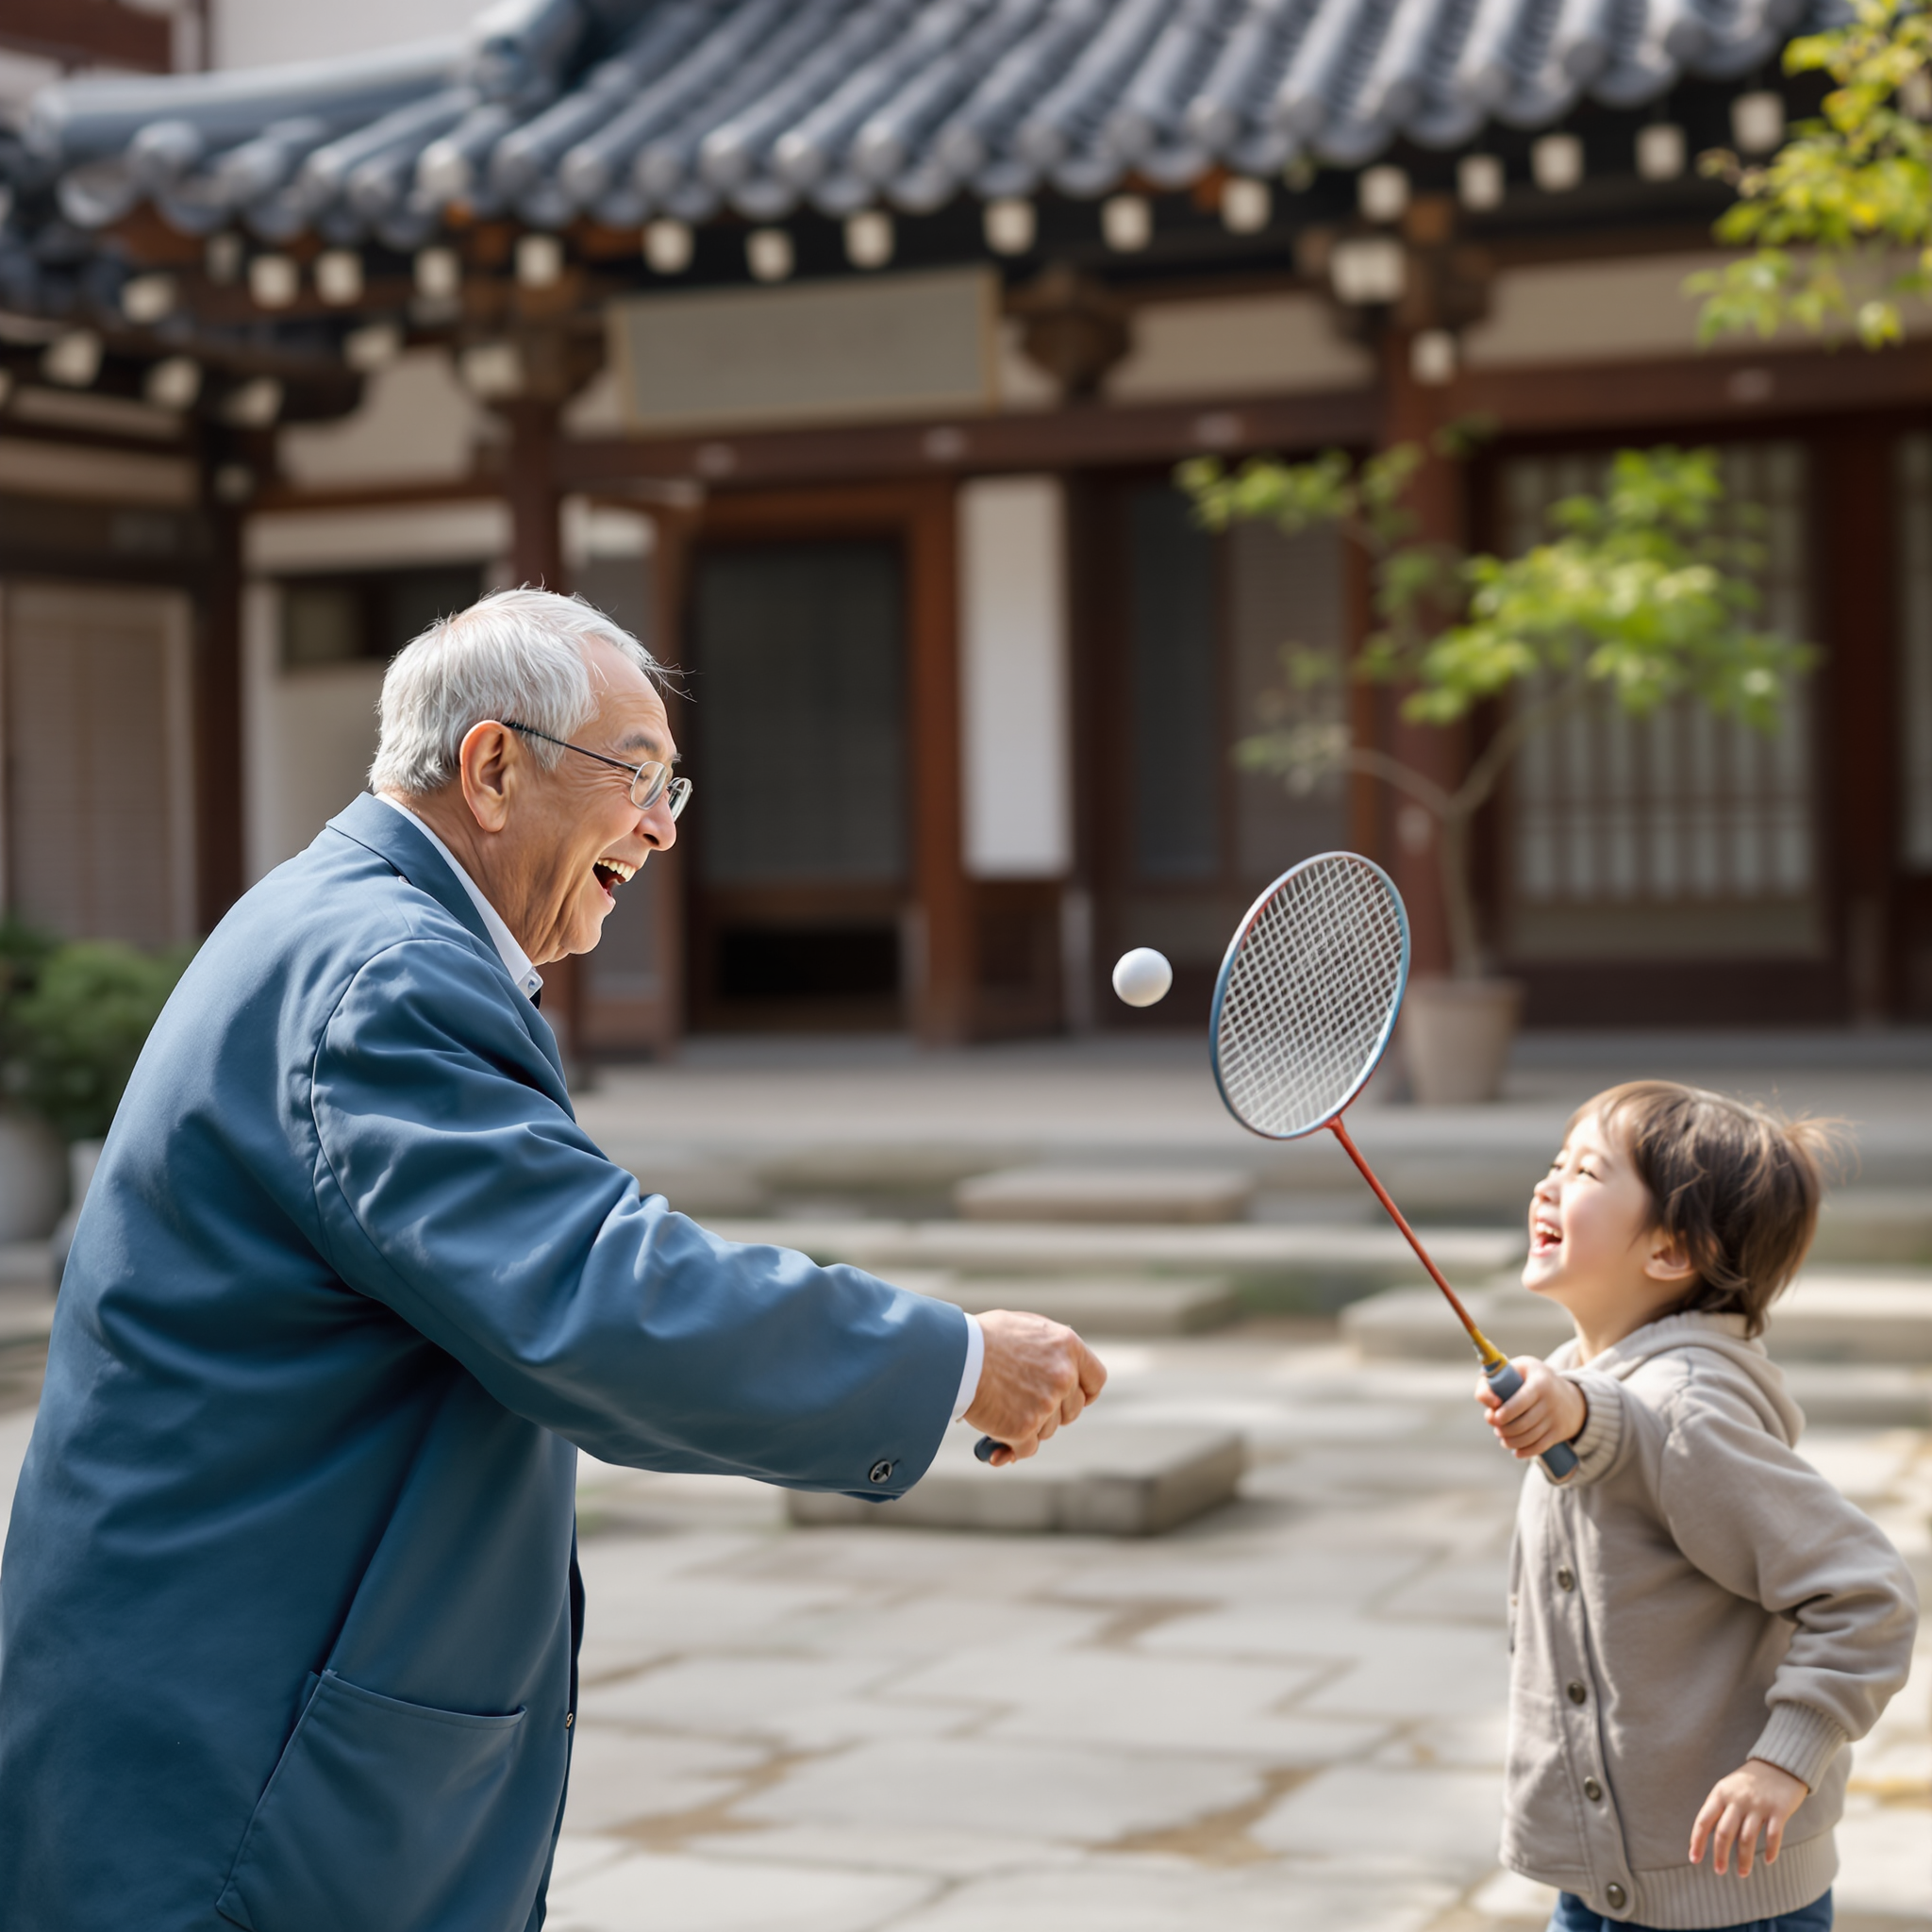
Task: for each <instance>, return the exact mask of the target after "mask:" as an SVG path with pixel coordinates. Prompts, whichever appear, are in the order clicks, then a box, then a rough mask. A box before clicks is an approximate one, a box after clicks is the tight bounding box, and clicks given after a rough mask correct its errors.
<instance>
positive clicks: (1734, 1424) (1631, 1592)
mask: <svg viewBox="0 0 1932 1932" xmlns="http://www.w3.org/2000/svg"><path fill="white" fill-rule="evenodd" d="M1822 1139H1823V1136H1822V1134H1821V1132H1820V1130H1819V1129H1818V1128H1816V1127H1815V1126H1812V1125H1809V1124H1806V1123H1803V1122H1795V1123H1790V1122H1782V1121H1778V1120H1776V1119H1774V1118H1773V1117H1772V1116H1770V1115H1768V1114H1765V1113H1761V1112H1758V1111H1757V1110H1756V1109H1755V1108H1749V1107H1745V1106H1742V1105H1740V1104H1739V1103H1738V1102H1735V1101H1731V1100H1725V1099H1723V1098H1721V1097H1720V1096H1719V1095H1717V1094H1714V1093H1704V1092H1700V1091H1697V1090H1696V1089H1694V1088H1690V1087H1679V1086H1675V1085H1674V1084H1672V1083H1669V1082H1666V1081H1661V1080H1642V1081H1637V1082H1635V1083H1633V1084H1631V1085H1629V1086H1624V1087H1614V1088H1612V1089H1611V1090H1610V1091H1608V1092H1607V1093H1600V1094H1599V1095H1598V1096H1597V1097H1596V1098H1595V1099H1594V1100H1592V1101H1591V1102H1590V1103H1589V1104H1588V1105H1587V1106H1585V1107H1584V1108H1582V1109H1581V1110H1580V1111H1579V1112H1578V1113H1577V1114H1576V1115H1575V1116H1574V1118H1573V1119H1572V1121H1571V1123H1570V1127H1569V1132H1568V1135H1567V1137H1566V1139H1565V1140H1564V1142H1563V1150H1562V1152H1561V1153H1560V1154H1559V1155H1558V1156H1557V1159H1556V1163H1555V1165H1554V1166H1552V1168H1551V1169H1550V1171H1549V1173H1548V1174H1546V1175H1544V1177H1543V1178H1542V1180H1541V1182H1539V1183H1538V1185H1537V1189H1536V1192H1535V1194H1534V1196H1533V1197H1532V1199H1531V1203H1530V1210H1529V1236H1530V1249H1529V1260H1528V1263H1527V1265H1526V1266H1525V1267H1524V1273H1523V1280H1524V1287H1526V1288H1528V1289H1530V1290H1532V1291H1535V1292H1536V1293H1538V1294H1546V1295H1548V1296H1549V1298H1550V1299H1551V1300H1552V1301H1554V1302H1556V1303H1557V1304H1558V1305H1559V1306H1560V1307H1562V1308H1564V1309H1565V1310H1566V1311H1567V1312H1568V1314H1569V1315H1570V1317H1571V1319H1572V1321H1574V1323H1575V1324H1576V1339H1575V1340H1574V1341H1571V1342H1566V1343H1565V1344H1564V1346H1563V1347H1562V1348H1560V1349H1558V1350H1557V1353H1556V1354H1555V1355H1554V1356H1553V1357H1551V1358H1550V1360H1549V1362H1548V1363H1547V1364H1545V1363H1543V1362H1540V1361H1534V1360H1527V1359H1525V1360H1522V1361H1519V1362H1518V1363H1517V1364H1516V1366H1517V1368H1518V1369H1520V1370H1521V1371H1522V1373H1523V1376H1524V1387H1523V1389H1522V1390H1521V1391H1519V1392H1518V1393H1517V1394H1516V1395H1514V1396H1513V1397H1512V1398H1511V1399H1510V1400H1509V1401H1508V1402H1507V1403H1503V1404H1498V1402H1497V1400H1496V1397H1495V1395H1494V1394H1493V1393H1492V1392H1491V1391H1490V1390H1489V1388H1488V1387H1487V1386H1484V1387H1482V1388H1481V1389H1479V1391H1478V1392H1477V1400H1478V1401H1480V1402H1481V1403H1483V1404H1484V1406H1485V1407H1487V1408H1488V1409H1489V1411H1490V1415H1489V1421H1490V1424H1491V1427H1492V1428H1493V1429H1494V1430H1495V1432H1496V1434H1497V1436H1498V1438H1499V1439H1500V1440H1501V1441H1502V1442H1503V1443H1504V1444H1505V1446H1506V1447H1507V1448H1509V1449H1511V1450H1513V1451H1514V1452H1515V1454H1516V1455H1517V1456H1518V1457H1532V1456H1536V1455H1539V1454H1540V1453H1541V1451H1543V1450H1545V1449H1547V1448H1549V1447H1551V1445H1552V1444H1554V1443H1557V1442H1568V1443H1569V1444H1570V1445H1571V1446H1572V1448H1574V1450H1575V1452H1576V1455H1577V1457H1578V1465H1577V1468H1576V1470H1575V1471H1574V1474H1571V1475H1570V1476H1569V1477H1568V1478H1567V1479H1566V1480H1565V1481H1564V1482H1562V1483H1560V1484H1558V1483H1555V1482H1552V1481H1550V1480H1548V1479H1547V1477H1546V1475H1545V1474H1544V1473H1543V1472H1542V1471H1541V1468H1540V1467H1539V1469H1538V1470H1536V1471H1534V1472H1532V1473H1531V1474H1529V1476H1528V1479H1527V1480H1526V1481H1525V1483H1524V1491H1523V1500H1522V1504H1521V1506H1520V1507H1519V1510H1518V1514H1517V1525H1516V1541H1515V1547H1514V1550H1513V1552H1512V1555H1511V1562H1510V1571H1511V1574H1510V1584H1509V1624H1510V1652H1511V1662H1510V1697H1509V1746H1508V1769H1507V1788H1506V1796H1505V1824H1504V1831H1503V1858H1504V1862H1505V1863H1506V1864H1507V1865H1508V1866H1510V1867H1511V1868H1512V1869H1513V1870H1515V1871H1517V1872H1520V1873H1522V1874H1524V1875H1525V1876H1526V1877H1530V1878H1534V1879H1538V1880H1541V1882H1542V1883H1543V1884H1546V1885H1554V1886H1556V1887H1557V1889H1558V1890H1560V1892H1561V1894H1562V1896H1561V1898H1560V1899H1559V1901H1558V1903H1557V1911H1556V1915H1555V1916H1554V1917H1553V1918H1552V1919H1551V1921H1550V1928H1551V1932H1609V1928H1621V1932H1638V1928H1641V1927H1692V1926H1695V1927H1731V1926H1738V1927H1742V1926H1750V1927H1751V1928H1753V1932H1827V1928H1828V1927H1829V1926H1830V1924H1831V1890H1830V1888H1831V1882H1832V1879H1833V1877H1834V1876H1835V1875H1836V1873H1837V1870H1838V1856H1837V1852H1836V1849H1835V1848H1834V1845H1833V1842H1832V1827H1833V1826H1834V1825H1835V1824H1836V1823H1837V1821H1838V1817H1839V1813H1840V1808H1841V1807H1842V1804H1843V1799H1844V1790H1845V1778H1846V1775H1847V1773H1848V1770H1849V1761H1848V1760H1849V1757H1850V1754H1849V1753H1848V1752H1847V1751H1846V1749H1845V1746H1846V1744H1847V1743H1848V1742H1849V1741H1850V1740H1853V1739H1855V1738H1860V1737H1863V1736H1864V1734H1865V1733H1866V1732H1867V1731H1869V1730H1870V1729H1871V1728H1872V1725H1873V1724H1874V1723H1875V1722H1876V1720H1877V1717H1878V1714H1879V1712H1880V1711H1881V1710H1883V1709H1884V1708H1885V1706H1886V1703H1887V1701H1888V1700H1889V1699H1890V1697H1891V1696H1892V1694H1893V1693H1894V1692H1895V1691H1897V1690H1898V1689H1899V1687H1900V1686H1901V1685H1902V1684H1903V1683H1904V1682H1905V1679H1906V1671H1907V1662H1908V1659H1909V1657H1910V1654H1911V1647H1912V1636H1913V1630H1914V1626H1915V1624H1916V1621H1917V1603H1916V1598H1915V1595H1914V1592H1913V1589H1912V1582H1911V1577H1910V1574H1909V1573H1908V1572H1907V1569H1906V1566H1905V1564H1904V1562H1903V1561H1902V1559H1901V1558H1900V1557H1899V1555H1898V1552H1897V1551H1896V1550H1894V1549H1893V1548H1892V1546H1891V1545H1890V1542H1888V1541H1886V1539H1885V1537H1884V1535H1883V1534H1882V1533H1881V1532H1880V1531H1879V1529H1878V1527H1877V1525H1876V1524H1874V1523H1873V1522H1872V1521H1871V1520H1870V1519H1869V1518H1868V1517H1866V1516H1864V1515H1863V1514H1862V1513H1861V1512H1860V1511H1858V1510H1857V1509H1855V1508H1854V1507H1852V1506H1851V1505H1850V1504H1849V1503H1847V1502H1846V1501H1845V1500H1844V1498H1843V1497H1842V1496H1840V1494H1839V1493H1838V1491H1836V1490H1834V1489H1833V1488H1832V1486H1831V1485H1830V1484H1829V1483H1828V1482H1826V1481H1825V1480H1824V1477H1823V1476H1821V1475H1820V1474H1818V1473H1817V1471H1816V1470H1814V1469H1812V1468H1811V1466H1810V1465H1809V1464H1808V1463H1807V1462H1805V1461H1804V1460H1802V1459H1801V1458H1800V1457H1799V1456H1798V1455H1797V1454H1796V1452H1795V1450H1794V1448H1793V1446H1792V1445H1793V1444H1794V1443H1795V1442H1796V1441H1797V1438H1798V1432H1799V1430H1800V1428H1801V1427H1802V1426H1803V1424H1804V1417H1803V1416H1802V1414H1801V1413H1800V1412H1799V1410H1798V1408H1797V1407H1796V1405H1795V1404H1794V1403H1793V1402H1792V1401H1791V1399H1790V1396H1789V1395H1787V1394H1786V1392H1785V1388H1784V1379H1783V1377H1782V1376H1781V1375H1780V1374H1779V1373H1778V1371H1777V1370H1776V1369H1775V1368H1774V1366H1773V1365H1772V1362H1771V1360H1770V1358H1769V1357H1767V1356H1766V1354H1765V1352H1764V1345H1763V1343H1762V1342H1761V1341H1758V1340H1757V1337H1758V1335H1759V1334H1760V1333H1761V1331H1762V1330H1763V1327H1764V1320H1765V1310H1766V1308H1767V1307H1769V1306H1770V1304H1771V1302H1772V1300H1773V1299H1774V1297H1775V1295H1776V1294H1777V1293H1778V1291H1779V1290H1781V1289H1782V1288H1784V1286H1785V1285H1786V1284H1787V1283H1788V1282H1789V1281H1790V1278H1791V1276H1792V1275H1793V1274H1795V1273H1796V1271H1797V1268H1798V1265H1799V1263H1800V1262H1801V1261H1802V1260H1803V1259H1804V1256H1805V1250H1806V1248H1807V1245H1808V1244H1809V1242H1810V1240H1811V1235H1812V1231H1813V1229H1814V1227H1815V1225H1816V1224H1817V1220H1818V1201H1819V1192H1820V1180H1819V1168H1818V1158H1817V1156H1818V1149H1819V1146H1820V1143H1821V1141H1822ZM1760 1836H1761V1837H1762V1840H1763V1846H1764V1850H1763V1856H1762V1857H1761V1858H1760V1857H1757V1845H1758V1840H1759V1838H1760ZM1707 1851H1708V1852H1709V1854H1710V1856H1709V1858H1708V1860H1706V1857H1705V1854H1706V1852H1707Z"/></svg>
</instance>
